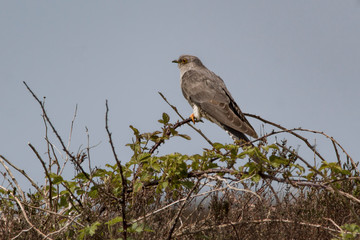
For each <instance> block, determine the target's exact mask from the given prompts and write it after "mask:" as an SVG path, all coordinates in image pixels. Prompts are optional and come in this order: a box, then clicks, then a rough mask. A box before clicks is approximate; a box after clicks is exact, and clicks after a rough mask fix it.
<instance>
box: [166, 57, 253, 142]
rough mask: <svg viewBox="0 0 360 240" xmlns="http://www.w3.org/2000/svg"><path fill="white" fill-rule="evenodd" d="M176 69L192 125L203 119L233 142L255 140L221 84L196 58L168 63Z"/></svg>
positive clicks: (245, 121)
mask: <svg viewBox="0 0 360 240" xmlns="http://www.w3.org/2000/svg"><path fill="white" fill-rule="evenodd" d="M172 62H173V63H177V64H178V67H179V69H180V84H181V89H182V92H183V94H184V97H185V98H186V99H187V100H188V102H189V103H190V105H191V106H192V108H193V113H192V114H191V115H190V117H191V119H192V121H193V122H194V123H195V119H197V120H200V118H201V117H204V118H206V119H208V120H210V121H211V122H214V123H216V124H217V125H219V126H220V127H221V128H223V129H224V130H225V131H226V132H227V133H228V134H229V135H230V136H231V137H232V138H233V139H234V140H237V139H238V140H244V141H246V142H248V141H249V139H248V138H247V136H246V135H248V136H251V137H253V138H258V135H257V134H256V132H255V130H254V128H253V127H252V126H251V125H250V123H249V122H248V120H247V119H246V118H245V116H244V114H243V113H242V112H241V110H240V108H239V106H238V105H237V104H236V102H235V101H234V98H233V97H232V96H231V94H230V92H229V91H228V90H227V88H226V86H225V83H224V81H223V80H222V79H221V78H220V77H219V76H217V75H216V74H215V73H213V72H212V71H210V70H209V69H207V68H206V67H205V66H204V65H203V64H202V62H201V61H200V59H199V58H197V57H195V56H191V55H182V56H180V57H179V59H177V60H174V61H172Z"/></svg>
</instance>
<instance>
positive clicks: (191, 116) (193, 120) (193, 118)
mask: <svg viewBox="0 0 360 240" xmlns="http://www.w3.org/2000/svg"><path fill="white" fill-rule="evenodd" d="M190 118H191V120H192V122H193V123H194V124H195V116H194V114H193V113H192V114H191V115H190Z"/></svg>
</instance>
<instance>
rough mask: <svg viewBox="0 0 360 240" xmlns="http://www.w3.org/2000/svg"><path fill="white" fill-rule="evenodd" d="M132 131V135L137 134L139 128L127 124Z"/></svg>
mask: <svg viewBox="0 0 360 240" xmlns="http://www.w3.org/2000/svg"><path fill="white" fill-rule="evenodd" d="M129 127H130V128H131V129H132V130H133V131H134V135H136V136H138V135H139V133H140V132H139V130H138V129H137V128H134V127H133V126H132V125H130V126H129Z"/></svg>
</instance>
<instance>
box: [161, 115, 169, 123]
mask: <svg viewBox="0 0 360 240" xmlns="http://www.w3.org/2000/svg"><path fill="white" fill-rule="evenodd" d="M162 120H163V121H164V124H167V123H168V122H169V120H170V117H169V115H168V114H167V113H163V114H162Z"/></svg>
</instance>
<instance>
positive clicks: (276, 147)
mask: <svg viewBox="0 0 360 240" xmlns="http://www.w3.org/2000/svg"><path fill="white" fill-rule="evenodd" d="M262 148H263V149H264V150H265V151H267V152H268V151H269V149H270V148H272V149H276V150H279V147H278V146H277V145H276V144H275V143H274V144H270V145H267V146H263V147H262Z"/></svg>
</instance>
